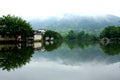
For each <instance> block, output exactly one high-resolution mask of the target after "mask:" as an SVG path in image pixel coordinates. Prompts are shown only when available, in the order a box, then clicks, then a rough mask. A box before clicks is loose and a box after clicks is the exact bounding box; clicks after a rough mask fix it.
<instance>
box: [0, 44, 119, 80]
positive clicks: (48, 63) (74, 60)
mask: <svg viewBox="0 0 120 80" xmlns="http://www.w3.org/2000/svg"><path fill="white" fill-rule="evenodd" d="M118 58H119V55H115V56H108V55H106V54H104V53H103V52H102V51H101V50H100V49H99V48H98V46H93V47H88V48H86V49H84V50H81V49H74V50H70V49H68V48H65V47H63V46H62V47H60V48H58V49H57V50H54V51H51V52H37V51H35V54H34V55H33V57H32V59H31V61H30V63H29V64H27V65H25V66H23V67H22V68H19V69H16V70H13V71H10V72H7V71H2V70H0V79H1V80H8V79H9V80H119V79H120V76H119V74H120V62H119V61H120V60H119V59H118ZM114 59H115V60H114ZM108 63H109V64H108Z"/></svg>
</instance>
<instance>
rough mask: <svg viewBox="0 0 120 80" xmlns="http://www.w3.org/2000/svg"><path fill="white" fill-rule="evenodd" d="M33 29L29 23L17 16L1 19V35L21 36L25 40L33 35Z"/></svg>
mask: <svg viewBox="0 0 120 80" xmlns="http://www.w3.org/2000/svg"><path fill="white" fill-rule="evenodd" d="M32 31H33V30H32V28H31V26H30V24H29V23H28V22H26V21H25V20H23V19H22V18H20V17H17V16H11V15H7V16H2V17H0V34H7V35H21V36H22V37H23V38H25V37H28V36H31V35H32V33H33V32H32Z"/></svg>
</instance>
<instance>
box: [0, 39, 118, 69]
mask: <svg viewBox="0 0 120 80" xmlns="http://www.w3.org/2000/svg"><path fill="white" fill-rule="evenodd" d="M96 45H98V46H97V47H95V46H96ZM61 46H62V47H63V50H62V49H60V47H61ZM66 46H67V47H68V48H69V50H66V48H65V47H66ZM89 46H92V48H89ZM87 48H89V49H88V50H87ZM98 48H100V49H98ZM56 49H57V52H54V50H56ZM80 50H81V51H80ZM98 50H102V51H103V52H100V51H98ZM35 51H38V53H39V52H43V51H44V52H46V53H47V52H50V53H53V54H46V55H47V58H48V56H49V58H50V59H54V60H55V58H59V59H61V60H64V63H65V64H68V63H69V62H73V63H74V64H75V63H77V62H78V61H82V62H85V61H92V60H94V58H95V60H98V61H101V60H103V59H106V60H108V61H110V62H117V61H119V59H118V57H119V56H115V57H109V55H113V56H114V55H118V54H119V53H120V43H109V44H107V45H103V44H100V43H98V42H92V41H91V42H87V41H86V42H85V41H84V42H80V41H64V42H61V41H56V42H52V41H49V42H35V43H26V44H22V43H19V44H0V68H1V69H2V70H7V71H10V70H13V69H16V68H20V67H22V66H23V65H26V63H28V62H30V60H31V58H32V56H33V54H34V53H35ZM73 53H74V54H73ZM83 53H84V54H83ZM89 53H90V54H89ZM101 53H105V54H101ZM39 54H40V53H39ZM106 54H107V55H106ZM37 57H43V55H37ZM44 57H45V56H44ZM113 59H114V60H113ZM66 61H69V62H66Z"/></svg>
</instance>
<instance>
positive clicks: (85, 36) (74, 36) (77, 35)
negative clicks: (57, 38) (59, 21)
mask: <svg viewBox="0 0 120 80" xmlns="http://www.w3.org/2000/svg"><path fill="white" fill-rule="evenodd" d="M65 39H68V40H81V41H83V40H97V36H95V35H93V34H89V33H86V32H85V31H80V32H75V31H73V30H71V31H69V32H68V34H67V35H66V36H65Z"/></svg>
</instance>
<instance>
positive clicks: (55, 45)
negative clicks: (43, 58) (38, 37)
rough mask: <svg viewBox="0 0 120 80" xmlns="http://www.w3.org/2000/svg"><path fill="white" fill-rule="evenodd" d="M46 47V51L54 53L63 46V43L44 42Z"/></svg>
mask: <svg viewBox="0 0 120 80" xmlns="http://www.w3.org/2000/svg"><path fill="white" fill-rule="evenodd" d="M43 44H44V47H45V50H46V51H53V50H55V49H57V48H59V47H60V46H61V44H62V42H61V41H54V42H53V41H47V42H44V43H43Z"/></svg>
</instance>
